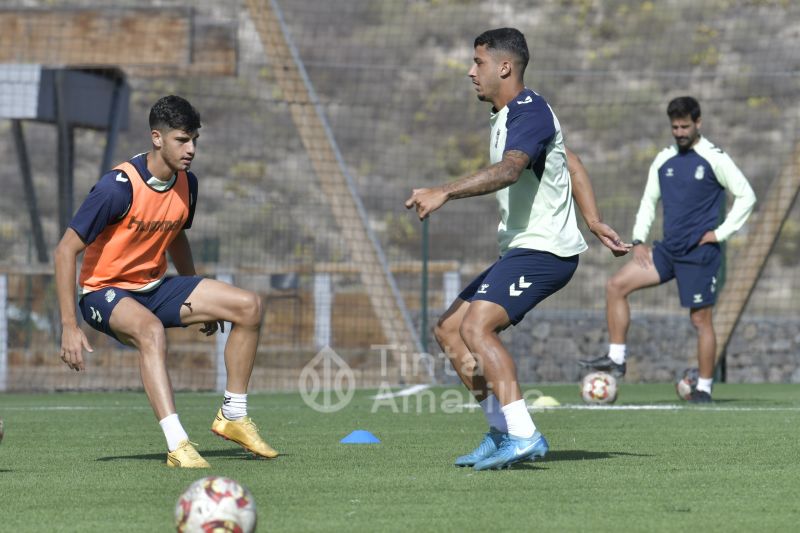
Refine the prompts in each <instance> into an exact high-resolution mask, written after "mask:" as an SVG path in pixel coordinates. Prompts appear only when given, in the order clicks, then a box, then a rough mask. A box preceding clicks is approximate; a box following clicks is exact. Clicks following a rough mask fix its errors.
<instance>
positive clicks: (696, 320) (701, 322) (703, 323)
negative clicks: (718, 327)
mask: <svg viewBox="0 0 800 533" xmlns="http://www.w3.org/2000/svg"><path fill="white" fill-rule="evenodd" d="M690 318H691V320H692V325H693V326H694V327H695V329H697V330H704V329H710V328H713V325H712V322H711V313H710V312H702V311H701V312H697V313H692V314H691V315H690Z"/></svg>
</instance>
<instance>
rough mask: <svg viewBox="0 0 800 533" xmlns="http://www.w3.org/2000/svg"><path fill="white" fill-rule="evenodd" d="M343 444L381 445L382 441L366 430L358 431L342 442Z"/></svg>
mask: <svg viewBox="0 0 800 533" xmlns="http://www.w3.org/2000/svg"><path fill="white" fill-rule="evenodd" d="M339 442H341V443H342V444H380V442H381V440H380V439H379V438H378V437H376V436H375V435H373V434H372V433H370V432H369V431H366V430H364V429H357V430H355V431H354V432H352V433H350V434H349V435H348V436H346V437H345V438H343V439H342V440H340V441H339Z"/></svg>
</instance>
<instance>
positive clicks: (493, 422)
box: [480, 394, 508, 433]
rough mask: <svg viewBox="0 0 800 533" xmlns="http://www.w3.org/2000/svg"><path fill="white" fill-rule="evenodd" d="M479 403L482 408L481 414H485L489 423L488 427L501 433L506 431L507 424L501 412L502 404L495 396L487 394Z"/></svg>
mask: <svg viewBox="0 0 800 533" xmlns="http://www.w3.org/2000/svg"><path fill="white" fill-rule="evenodd" d="M480 404H481V408H482V409H483V414H484V415H486V421H487V422H488V423H489V427H490V428H494V429H496V430H497V431H500V432H502V433H508V425H507V424H506V417H505V415H504V414H503V406H501V405H500V402H499V401H497V396H495V395H494V394H489V396H487V397H486V399H485V400H483V401H482V402H480Z"/></svg>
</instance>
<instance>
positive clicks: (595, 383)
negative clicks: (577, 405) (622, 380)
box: [581, 372, 617, 404]
mask: <svg viewBox="0 0 800 533" xmlns="http://www.w3.org/2000/svg"><path fill="white" fill-rule="evenodd" d="M581 398H583V401H584V402H586V403H594V404H604V403H614V402H615V401H616V400H617V379H616V378H615V377H614V376H612V375H611V374H608V373H607V372H592V373H591V374H587V375H586V376H584V378H583V381H582V382H581Z"/></svg>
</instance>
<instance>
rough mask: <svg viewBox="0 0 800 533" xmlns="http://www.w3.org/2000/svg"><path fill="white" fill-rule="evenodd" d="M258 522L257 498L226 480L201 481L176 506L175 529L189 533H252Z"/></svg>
mask: <svg viewBox="0 0 800 533" xmlns="http://www.w3.org/2000/svg"><path fill="white" fill-rule="evenodd" d="M256 518H257V517H256V502H255V500H254V499H253V495H252V494H251V493H250V491H249V490H247V488H245V487H244V486H242V485H240V484H239V483H238V482H236V481H234V480H232V479H230V478H226V477H217V476H209V477H204V478H203V479H198V480H197V481H195V482H194V483H192V484H191V485H189V488H188V489H186V490H185V491H184V492H183V494H181V497H180V498H178V503H177V504H176V505H175V527H176V529H177V531H179V532H185V533H195V532H197V533H209V532H214V533H252V532H253V531H255V529H256Z"/></svg>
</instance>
